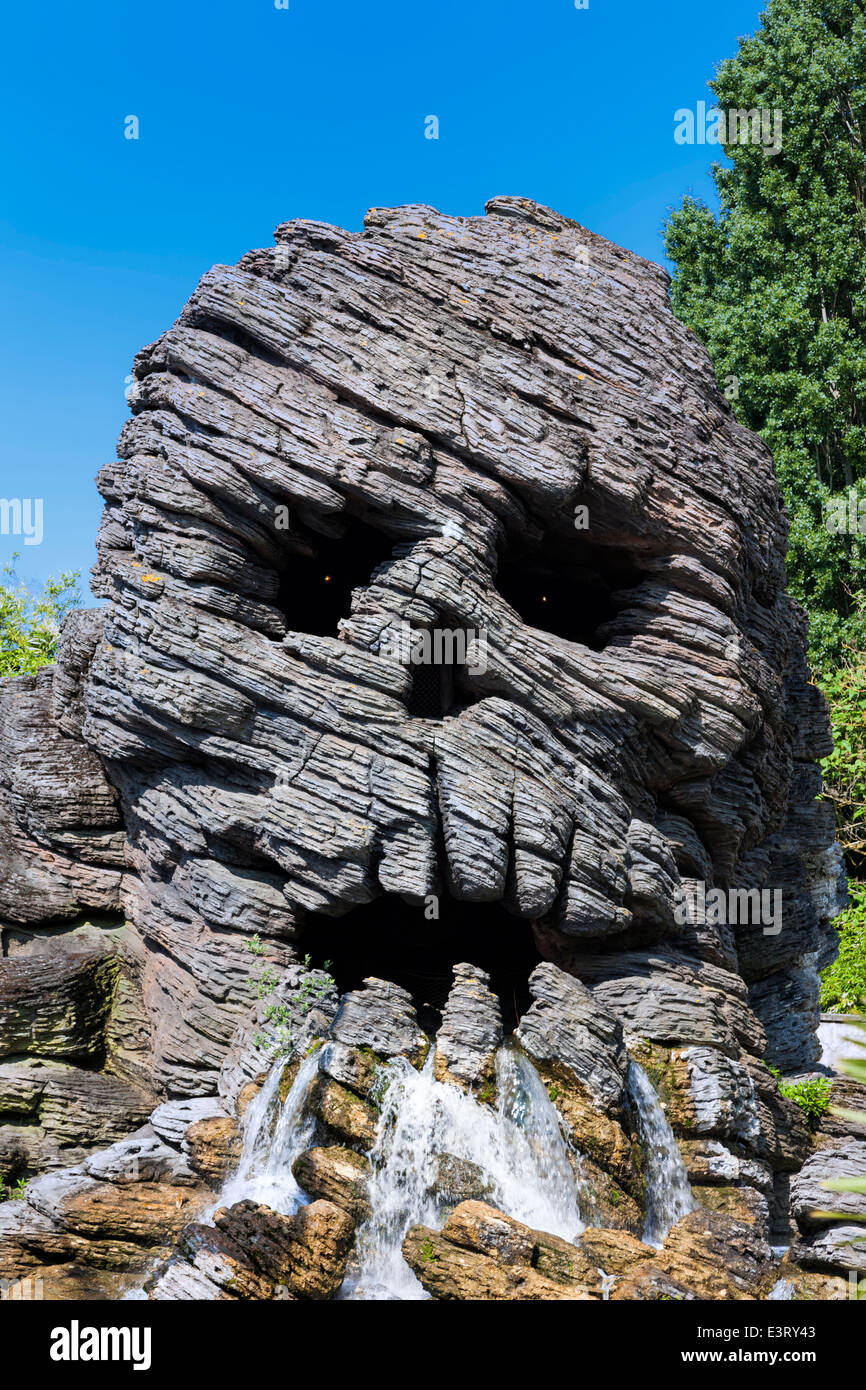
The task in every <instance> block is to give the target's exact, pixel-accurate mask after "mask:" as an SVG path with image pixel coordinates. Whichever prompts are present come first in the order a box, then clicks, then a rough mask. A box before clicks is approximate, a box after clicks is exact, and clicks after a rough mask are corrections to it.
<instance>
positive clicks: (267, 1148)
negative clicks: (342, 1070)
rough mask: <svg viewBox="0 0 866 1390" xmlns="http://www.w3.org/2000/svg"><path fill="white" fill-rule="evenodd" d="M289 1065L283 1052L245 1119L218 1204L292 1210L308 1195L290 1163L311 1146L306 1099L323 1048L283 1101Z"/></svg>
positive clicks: (306, 1064) (288, 1212) (311, 1126)
mask: <svg viewBox="0 0 866 1390" xmlns="http://www.w3.org/2000/svg"><path fill="white" fill-rule="evenodd" d="M285 1068H286V1058H285V1057H281V1058H280V1059H279V1060H278V1061H277V1062H275V1063H274V1065H273V1066H272V1067H271V1070H270V1072H269V1073H268V1077H267V1080H266V1081H265V1084H264V1085H263V1086H262V1088H261V1090H260V1091H259V1093H258V1095H257V1096H255V1098H254V1099H253V1100H252V1101H251V1102H250V1106H249V1109H248V1111H247V1113H246V1116H245V1118H244V1146H243V1151H242V1153H241V1158H240V1162H239V1163H238V1167H237V1170H236V1171H235V1173H234V1174H233V1175H232V1176H231V1177H230V1178H229V1179H228V1180H227V1181H226V1183H225V1185H224V1187H223V1190H222V1192H221V1193H220V1196H219V1199H218V1201H217V1202H216V1203H215V1206H214V1210H216V1208H217V1207H223V1206H231V1205H232V1204H233V1203H234V1202H242V1201H244V1200H245V1199H248V1200H250V1201H253V1202H264V1203H265V1205H266V1206H269V1207H272V1208H273V1210H274V1211H279V1212H282V1213H283V1214H284V1215H285V1216H290V1215H292V1213H293V1212H295V1211H297V1209H298V1207H299V1206H301V1205H302V1203H303V1202H305V1201H306V1200H307V1197H306V1194H305V1193H304V1192H303V1191H302V1190H301V1188H300V1187H299V1186H298V1184H297V1182H296V1181H295V1178H294V1175H293V1173H292V1164H293V1163H294V1162H295V1159H296V1158H299V1157H300V1155H301V1154H302V1153H303V1152H304V1150H305V1149H307V1148H309V1147H310V1144H311V1142H312V1138H313V1133H314V1131H315V1127H316V1118H315V1115H313V1114H311V1113H309V1112H308V1110H307V1100H308V1097H309V1094H310V1089H311V1087H312V1084H313V1081H314V1080H315V1078H316V1074H317V1072H318V1070H319V1052H318V1049H317V1050H316V1051H315V1052H311V1053H310V1054H309V1056H307V1057H305V1058H304V1060H303V1061H302V1062H301V1065H300V1066H299V1068H298V1071H297V1074H296V1075H295V1079H294V1081H293V1082H292V1085H291V1087H290V1088H289V1092H288V1094H287V1096H286V1099H285V1100H284V1101H283V1102H282V1104H281V1103H280V1081H281V1078H282V1075H283V1072H284V1071H285Z"/></svg>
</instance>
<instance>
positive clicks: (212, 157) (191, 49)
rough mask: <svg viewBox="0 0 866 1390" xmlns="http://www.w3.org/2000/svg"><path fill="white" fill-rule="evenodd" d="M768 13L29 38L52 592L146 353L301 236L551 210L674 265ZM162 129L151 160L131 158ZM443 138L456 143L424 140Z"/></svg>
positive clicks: (7, 136) (43, 548)
mask: <svg viewBox="0 0 866 1390" xmlns="http://www.w3.org/2000/svg"><path fill="white" fill-rule="evenodd" d="M759 12H760V5H759V4H758V3H757V0H728V3H725V4H707V5H698V4H695V3H694V0H662V3H658V0H655V2H654V3H651V2H650V0H646V3H641V0H589V8H588V9H586V10H577V9H576V8H575V6H574V0H523V3H516V0H463V3H460V0H438V2H437V3H426V0H415V3H411V0H363V3H362V2H361V0H289V9H288V10H278V9H276V8H275V5H274V0H236V2H235V3H228V0H210V2H208V0H198V3H190V0H173V3H166V0H147V2H146V3H144V4H124V3H122V0H121V3H117V2H116V0H115V3H112V4H108V3H103V0H88V3H87V4H85V5H75V6H72V5H47V6H43V5H35V4H31V5H25V4H22V3H19V4H18V5H16V6H15V7H14V9H13V10H11V11H10V12H9V13H8V15H7V19H6V26H5V27H6V40H7V42H6V60H5V64H4V68H5V71H4V91H3V93H2V96H0V103H2V104H4V105H5V107H6V110H5V112H4V113H3V119H2V122H0V145H2V149H3V170H4V172H3V179H2V193H0V199H2V203H0V228H2V242H3V253H2V265H0V277H2V305H3V325H4V332H3V334H2V347H0V353H2V356H0V381H2V388H0V389H2V398H0V497H42V498H44V518H45V519H44V528H45V530H44V540H43V543H42V544H41V545H39V546H30V547H25V546H24V545H23V544H22V541H21V539H20V538H11V537H8V536H0V565H2V564H3V563H5V562H6V560H7V559H8V558H9V557H10V556H11V553H12V551H13V549H19V550H20V551H21V552H22V555H23V561H22V565H21V572H22V573H23V574H25V575H26V576H27V577H28V578H32V579H34V580H41V579H43V578H45V576H46V575H48V574H49V573H56V572H57V571H58V570H59V569H62V568H66V569H82V570H83V571H84V572H85V575H84V577H85V580H86V577H87V570H88V569H89V567H90V565H91V564H92V562H93V560H94V558H95V552H94V548H93V539H94V536H95V533H96V528H97V525H98V521H99V513H100V499H99V496H98V494H97V492H96V488H95V486H94V484H93V477H94V475H95V473H96V470H97V469H98V468H99V467H100V466H101V465H102V464H103V463H104V462H107V461H108V460H110V459H113V458H114V447H115V442H116V439H117V435H118V432H119V430H120V428H121V425H122V424H123V421H124V419H125V418H126V416H127V413H128V411H127V406H126V401H125V399H124V394H123V393H124V377H125V376H126V375H127V373H128V372H129V370H130V367H131V363H132V359H133V357H134V355H135V353H136V351H137V350H138V349H139V348H140V347H142V346H143V345H144V344H145V343H148V342H151V341H152V340H153V339H154V338H156V337H157V336H158V335H159V334H160V333H161V332H162V331H164V330H165V329H166V328H168V327H169V326H170V324H171V323H172V322H173V321H174V319H175V318H176V317H177V314H178V313H179V311H180V309H181V307H182V305H183V303H184V301H185V300H186V299H187V297H188V296H189V294H190V293H191V292H192V290H193V289H194V287H195V285H196V282H197V281H198V278H199V276H200V275H201V274H202V273H203V272H204V271H205V270H207V269H208V267H209V266H211V265H213V264H214V263H216V262H229V263H230V262H233V261H236V260H237V259H238V257H239V256H240V255H242V254H243V252H244V251H246V250H248V249H250V248H251V247H254V246H262V245H269V244H270V243H271V233H272V231H273V228H274V227H275V226H276V224H277V223H278V222H282V221H286V220H287V219H289V218H292V217H308V218H316V219H322V220H325V221H328V222H335V223H339V224H340V225H342V226H344V227H349V228H352V229H357V228H359V227H360V225H361V219H362V217H363V214H364V212H365V210H366V208H367V207H370V206H374V205H396V204H399V203H407V202H424V203H431V204H433V205H434V206H436V207H438V208H440V209H442V210H443V211H445V212H448V213H456V214H478V213H481V212H482V211H483V205H484V202H485V200H486V199H487V198H490V197H492V196H493V195H494V194H499V193H510V194H522V195H526V196H529V197H532V198H536V199H538V200H539V201H540V202H543V203H547V204H549V205H551V206H553V207H555V208H557V209H558V210H559V211H561V212H564V213H566V214H568V216H570V217H574V218H576V219H577V220H578V221H579V222H582V223H584V224H585V225H586V226H588V227H590V228H592V230H593V231H596V232H600V233H601V234H602V235H604V236H606V237H610V238H611V239H612V240H614V241H617V242H619V243H620V244H622V245H623V246H627V247H630V248H631V249H633V250H635V251H639V252H640V253H641V254H643V255H645V256H650V257H652V258H654V259H656V260H661V259H662V255H663V253H662V245H661V225H662V220H663V218H664V215H665V211H666V209H667V208H668V207H670V206H672V205H675V204H677V203H678V202H679V200H680V198H681V197H682V195H683V193H685V192H687V191H691V192H694V193H697V194H699V195H701V196H703V197H706V198H707V199H708V200H711V199H712V187H711V184H710V181H709V178H708V170H709V165H710V162H711V156H712V154H713V153H714V151H713V149H712V148H711V147H706V146H703V147H702V146H692V147H689V146H681V145H677V144H675V143H674V139H673V129H674V121H673V113H674V111H675V110H676V109H677V108H678V107H681V106H682V107H694V106H695V104H696V102H697V101H698V100H701V99H707V98H709V95H710V94H709V93H708V92H707V90H706V82H707V79H708V78H709V77H710V76H711V74H712V70H713V68H714V66H715V64H716V63H717V62H718V61H719V60H720V59H722V58H724V57H726V56H728V55H730V54H732V53H733V52H734V51H735V48H736V39H737V37H738V36H739V35H741V34H744V33H750V32H753V31H754V29H755V28H756V27H757V25H758V17H759ZM129 115H136V116H137V117H138V118H139V122H140V138H139V139H138V140H137V141H133V140H127V139H125V138H124V119H125V117H127V116H129ZM428 115H436V116H438V118H439V122H440V138H439V140H438V141H433V140H427V139H425V138H424V119H425V117H426V116H428Z"/></svg>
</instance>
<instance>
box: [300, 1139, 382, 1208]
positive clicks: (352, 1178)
mask: <svg viewBox="0 0 866 1390" xmlns="http://www.w3.org/2000/svg"><path fill="white" fill-rule="evenodd" d="M292 1172H293V1173H294V1175H295V1178H296V1179H297V1181H298V1184H299V1185H300V1186H301V1187H302V1188H303V1190H304V1192H306V1193H308V1194H309V1195H310V1196H311V1197H313V1198H316V1197H322V1198H325V1199H326V1200H327V1201H329V1202H333V1203H334V1205H335V1206H338V1207H341V1208H342V1209H343V1211H346V1212H348V1213H349V1215H350V1216H351V1217H352V1219H353V1220H354V1221H356V1222H361V1221H363V1220H364V1219H365V1218H366V1217H367V1216H368V1215H369V1212H370V1204H369V1200H368V1197H367V1180H368V1177H369V1172H370V1163H369V1159H367V1158H365V1157H364V1156H363V1154H359V1153H356V1152H355V1150H354V1149H348V1148H345V1147H342V1146H341V1145H339V1144H332V1145H330V1146H329V1147H327V1148H316V1149H308V1150H307V1152H306V1153H303V1154H301V1155H300V1157H299V1158H296V1159H295V1162H294V1164H293V1166H292Z"/></svg>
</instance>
